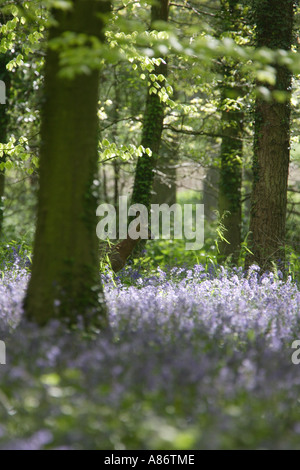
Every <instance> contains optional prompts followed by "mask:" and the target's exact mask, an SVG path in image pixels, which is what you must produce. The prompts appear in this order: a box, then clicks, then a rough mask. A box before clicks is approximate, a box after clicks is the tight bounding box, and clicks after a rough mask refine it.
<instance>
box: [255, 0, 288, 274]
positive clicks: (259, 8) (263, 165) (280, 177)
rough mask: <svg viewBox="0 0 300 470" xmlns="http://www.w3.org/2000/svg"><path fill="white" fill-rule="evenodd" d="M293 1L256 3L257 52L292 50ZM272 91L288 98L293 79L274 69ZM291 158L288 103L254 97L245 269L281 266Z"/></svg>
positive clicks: (270, 0) (278, 68)
mask: <svg viewBox="0 0 300 470" xmlns="http://www.w3.org/2000/svg"><path fill="white" fill-rule="evenodd" d="M294 4H295V2H294V0H259V1H258V0H255V1H254V13H255V21H256V42H257V47H268V48H271V49H285V50H290V49H291V45H292V38H293V18H294ZM274 66H275V67H276V69H277V80H276V84H275V86H268V85H266V84H264V86H268V88H269V90H270V92H271V93H272V92H273V91H274V90H280V91H282V92H286V93H290V91H291V79H292V75H291V73H290V71H289V70H288V69H287V68H285V67H282V66H276V65H274ZM289 159H290V99H289V98H287V99H286V101H285V102H278V101H276V99H274V98H273V97H272V98H271V99H270V100H269V101H265V100H263V99H262V98H257V101H256V109H255V141H254V161H253V189H252V199H251V215H250V231H251V239H250V240H251V251H252V253H253V256H252V255H249V256H248V258H247V260H246V264H247V266H249V265H250V264H252V263H256V264H258V265H259V266H260V267H261V268H262V269H263V270H268V269H270V268H271V267H272V264H273V263H276V264H277V265H278V266H280V267H282V266H284V245H285V222H286V205H287V184H288V171H289Z"/></svg>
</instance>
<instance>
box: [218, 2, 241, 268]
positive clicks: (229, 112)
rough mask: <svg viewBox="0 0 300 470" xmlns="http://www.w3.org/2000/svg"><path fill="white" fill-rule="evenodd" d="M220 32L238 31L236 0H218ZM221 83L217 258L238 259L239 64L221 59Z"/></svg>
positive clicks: (238, 8)
mask: <svg viewBox="0 0 300 470" xmlns="http://www.w3.org/2000/svg"><path fill="white" fill-rule="evenodd" d="M220 19H221V24H220V34H221V35H222V34H223V33H224V32H225V33H226V34H228V33H229V32H232V34H236V33H235V32H236V31H239V30H240V22H241V11H240V2H239V0H221V16H220ZM220 62H221V64H220V67H219V72H220V73H221V74H222V86H221V100H220V104H221V110H222V116H221V122H222V134H223V135H224V137H223V138H222V143H221V167H220V180H219V214H220V217H221V218H222V224H223V226H224V228H225V233H224V238H225V239H226V241H224V240H221V242H220V243H219V249H220V258H221V259H225V258H227V257H228V256H231V260H232V261H233V262H234V263H236V262H237V261H238V257H239V252H240V246H241V225H242V199H241V190H242V156H243V140H242V139H243V130H244V115H243V111H242V109H241V107H240V106H239V105H238V101H237V100H238V99H239V98H240V97H241V96H242V95H243V94H244V92H243V89H242V86H241V83H240V82H241V80H240V74H239V71H238V67H239V65H238V64H237V63H236V62H234V61H233V60H232V59H226V58H222V59H220Z"/></svg>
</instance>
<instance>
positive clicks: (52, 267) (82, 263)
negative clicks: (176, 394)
mask: <svg viewBox="0 0 300 470" xmlns="http://www.w3.org/2000/svg"><path fill="white" fill-rule="evenodd" d="M109 9H110V2H109V1H99V0H74V1H73V9H72V10H71V11H67V12H64V11H61V10H60V11H58V10H56V12H55V13H54V15H55V19H56V21H57V26H55V27H52V28H51V30H50V38H49V39H50V41H51V40H52V39H53V38H57V37H60V36H61V35H62V34H63V33H64V32H65V31H72V32H75V33H79V34H86V35H93V36H98V37H100V38H101V40H104V37H103V14H104V13H107V12H108V11H109ZM59 71H60V63H59V52H58V51H56V50H53V49H51V48H49V49H48V51H47V57H46V66H45V89H44V95H45V100H44V103H43V107H42V128H41V140H42V147H41V157H40V189H39V201H38V221H37V229H36V235H35V243H34V258H33V266H32V275H31V280H30V283H29V287H28V292H27V297H26V301H25V311H26V315H27V318H28V319H30V320H33V321H35V322H37V323H38V324H39V325H45V324H46V323H47V322H48V321H49V320H51V319H53V318H59V319H61V320H66V321H67V322H68V323H70V324H75V323H77V322H78V318H79V317H80V318H82V319H83V322H84V323H85V324H86V325H90V324H92V325H96V326H99V327H105V326H106V325H107V318H106V306H105V300H104V295H103V289H102V285H101V282H100V276H99V257H98V240H97V237H96V217H95V215H96V208H97V204H98V194H97V188H96V186H94V184H93V182H94V180H96V178H97V176H96V175H97V162H98V153H97V143H98V118H97V103H98V86H99V73H98V71H95V70H92V71H91V72H90V74H88V75H86V74H77V75H76V76H75V78H73V79H65V78H61V77H60V76H59V75H58V73H59Z"/></svg>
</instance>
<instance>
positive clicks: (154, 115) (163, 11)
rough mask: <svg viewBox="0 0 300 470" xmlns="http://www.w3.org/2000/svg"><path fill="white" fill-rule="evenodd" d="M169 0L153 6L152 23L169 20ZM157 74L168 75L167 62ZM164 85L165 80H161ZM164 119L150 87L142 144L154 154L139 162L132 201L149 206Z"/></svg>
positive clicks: (161, 106) (159, 68)
mask: <svg viewBox="0 0 300 470" xmlns="http://www.w3.org/2000/svg"><path fill="white" fill-rule="evenodd" d="M168 16H169V0H157V1H156V2H154V3H153V5H152V7H151V25H153V24H154V22H155V21H168ZM153 73H154V74H156V75H159V74H161V75H163V76H164V77H166V76H167V64H166V63H163V62H162V63H161V64H160V65H159V66H156V67H155V70H154V72H153ZM161 84H162V85H164V82H161ZM163 121H164V104H163V103H162V102H161V101H160V98H159V96H158V95H157V94H154V93H151V86H150V87H149V89H148V94H147V101H146V109H145V114H144V126H143V133H142V141H141V145H142V146H143V147H145V148H150V149H151V150H152V156H151V157H149V156H148V155H147V154H145V155H142V156H141V157H140V158H139V159H138V162H137V167H136V172H135V180H134V186H133V193H132V203H133V204H135V203H139V204H144V205H145V206H146V207H147V208H149V207H150V204H151V192H152V186H153V179H154V172H153V170H154V168H155V166H156V163H157V159H158V153H159V148H160V143H161V135H162V130H163Z"/></svg>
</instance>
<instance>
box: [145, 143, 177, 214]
mask: <svg viewBox="0 0 300 470" xmlns="http://www.w3.org/2000/svg"><path fill="white" fill-rule="evenodd" d="M177 162H178V144H177V142H175V140H174V139H172V140H171V141H169V142H168V144H166V143H162V145H161V150H160V156H159V159H158V162H157V165H156V174H155V177H154V181H153V195H152V199H151V202H152V204H168V205H169V206H172V205H173V204H175V203H176V192H177V187H176V163H177Z"/></svg>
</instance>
